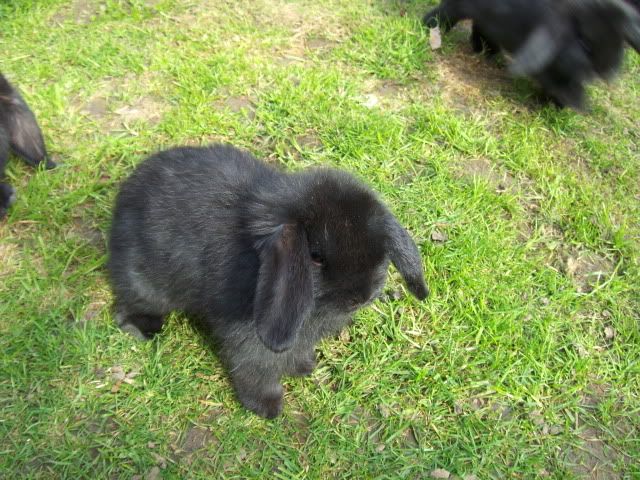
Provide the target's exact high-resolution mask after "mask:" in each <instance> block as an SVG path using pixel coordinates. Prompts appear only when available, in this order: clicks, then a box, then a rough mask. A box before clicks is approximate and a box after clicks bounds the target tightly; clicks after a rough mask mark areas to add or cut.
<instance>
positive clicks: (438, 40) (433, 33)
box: [429, 27, 442, 50]
mask: <svg viewBox="0 0 640 480" xmlns="http://www.w3.org/2000/svg"><path fill="white" fill-rule="evenodd" d="M429 45H430V46H431V50H438V49H439V48H440V47H441V46H442V35H441V34H440V27H434V28H431V29H429Z"/></svg>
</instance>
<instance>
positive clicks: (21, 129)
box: [0, 73, 55, 219]
mask: <svg viewBox="0 0 640 480" xmlns="http://www.w3.org/2000/svg"><path fill="white" fill-rule="evenodd" d="M10 151H13V152H14V153H15V154H16V155H18V156H20V157H22V158H23V159H24V160H25V161H26V162H27V163H29V164H30V165H33V166H36V165H38V164H40V163H41V162H46V166H47V168H53V167H55V163H54V162H52V161H51V160H49V158H48V156H47V151H46V149H45V146H44V140H43V139H42V132H41V131H40V127H39V126H38V122H36V117H35V116H34V115H33V113H32V112H31V110H30V109H29V106H28V105H27V104H26V102H25V101H24V99H23V98H22V97H21V96H20V94H19V93H18V91H17V90H16V89H15V88H13V87H12V86H11V84H10V83H9V81H8V80H7V79H6V78H5V77H4V75H2V73H0V219H1V218H3V217H4V216H5V215H6V213H7V209H8V208H9V206H10V205H11V204H12V203H13V202H14V200H15V190H14V189H13V187H11V185H9V184H8V183H5V182H3V181H2V180H3V179H4V169H5V166H6V164H7V160H8V159H9V152H10Z"/></svg>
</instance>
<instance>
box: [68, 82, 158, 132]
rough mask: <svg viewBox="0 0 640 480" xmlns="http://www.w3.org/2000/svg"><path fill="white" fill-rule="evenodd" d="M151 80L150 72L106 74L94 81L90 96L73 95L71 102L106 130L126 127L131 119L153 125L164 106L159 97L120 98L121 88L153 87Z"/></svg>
mask: <svg viewBox="0 0 640 480" xmlns="http://www.w3.org/2000/svg"><path fill="white" fill-rule="evenodd" d="M153 81H154V76H153V74H151V73H144V74H142V75H134V74H128V75H125V76H124V77H118V78H105V79H103V80H101V81H98V82H97V83H98V87H97V88H96V91H95V93H94V94H93V96H91V98H89V99H88V100H84V99H76V100H75V101H73V102H72V105H73V106H74V107H75V108H76V109H77V110H78V111H79V112H80V113H81V114H82V115H85V116H86V117H88V118H90V119H91V120H93V121H94V122H95V123H96V124H98V125H99V126H101V127H102V129H103V130H104V131H107V132H111V131H118V130H121V129H122V128H123V127H124V128H128V127H129V125H130V124H131V123H134V122H139V121H143V122H146V123H148V124H152V125H153V124H156V123H158V122H159V121H160V120H161V119H162V115H163V114H164V112H165V110H166V108H167V104H166V103H165V102H164V101H163V100H162V99H160V98H158V97H155V96H153V95H140V96H138V97H137V98H134V99H132V100H128V101H125V102H123V101H122V100H120V99H119V96H120V92H122V91H125V90H127V89H129V87H131V89H133V90H136V91H138V90H139V91H150V90H152V87H151V85H152V83H153Z"/></svg>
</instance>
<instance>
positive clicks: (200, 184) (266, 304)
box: [108, 145, 428, 418]
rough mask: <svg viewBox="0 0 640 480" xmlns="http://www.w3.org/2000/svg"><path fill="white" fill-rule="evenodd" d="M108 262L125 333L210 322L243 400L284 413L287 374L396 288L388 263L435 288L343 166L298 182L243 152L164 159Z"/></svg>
mask: <svg viewBox="0 0 640 480" xmlns="http://www.w3.org/2000/svg"><path fill="white" fill-rule="evenodd" d="M109 254H110V258H109V262H108V267H109V271H110V276H111V282H112V286H113V291H114V293H115V309H116V316H117V321H118V324H119V325H120V327H121V328H122V329H123V330H125V331H129V332H130V333H133V334H135V335H137V336H139V337H143V338H145V337H146V338H148V337H151V336H152V335H154V334H155V333H156V332H158V331H160V329H161V328H162V323H163V318H164V316H165V315H166V314H167V313H169V312H170V311H172V310H182V311H185V312H187V313H190V314H194V315H196V316H199V317H201V318H203V319H204V323H205V325H206V328H207V329H209V330H210V332H211V333H212V334H213V337H214V338H216V339H217V341H218V343H219V345H220V349H219V351H220V354H221V357H222V359H223V360H224V361H225V363H226V364H227V366H228V368H229V372H230V375H231V379H232V382H233V384H234V387H235V390H236V393H237V396H238V399H239V400H240V402H241V403H242V404H243V405H244V406H245V407H246V408H248V409H250V410H253V411H254V412H256V413H257V414H259V415H261V416H264V417H268V418H272V417H275V416H277V415H278V414H279V413H280V411H281V409H282V396H283V389H282V386H281V384H280V379H281V377H282V376H283V375H306V374H309V373H311V371H312V370H313V368H314V366H315V353H314V346H315V344H316V343H317V342H318V341H319V340H320V339H321V338H323V337H326V336H328V335H332V334H335V333H337V332H338V331H339V330H340V329H341V328H342V327H343V326H345V324H347V323H348V321H349V319H350V317H351V315H352V314H353V313H354V312H355V311H356V310H357V309H358V308H360V307H362V306H364V305H366V304H368V303H370V302H372V301H373V300H374V299H375V298H376V297H377V296H378V295H379V293H380V291H381V289H382V288H383V285H384V282H385V279H386V275H387V268H388V265H389V261H391V262H392V263H393V264H394V265H395V266H396V268H397V269H398V270H399V272H400V273H401V274H402V276H403V277H404V279H405V280H406V282H407V285H408V288H409V290H410V291H411V293H413V294H414V295H415V296H416V297H418V298H420V299H424V298H426V296H427V293H428V291H427V287H426V285H425V282H424V278H423V272H422V262H421V258H420V254H419V252H418V249H417V247H416V245H415V244H414V242H413V241H412V240H411V238H410V237H409V234H408V233H407V232H406V231H405V229H404V228H403V227H402V226H401V225H400V224H399V223H398V221H397V220H396V219H395V218H394V216H393V215H392V214H391V213H390V212H389V210H388V209H387V208H386V207H385V206H384V205H383V204H382V203H381V202H380V201H379V200H378V198H377V197H376V196H375V194H374V193H373V192H372V191H371V190H370V189H368V188H367V187H366V186H364V185H363V184H362V183H360V182H358V181H357V180H356V179H355V178H354V177H352V176H351V175H349V174H347V173H344V172H341V171H337V170H331V169H319V170H309V171H305V172H301V173H295V174H286V173H281V172H279V171H276V170H274V169H272V168H270V167H269V166H267V165H266V164H265V163H263V162H260V161H258V160H257V159H255V158H254V157H253V156H251V155H250V154H249V153H246V152H243V151H241V150H238V149H236V148H234V147H231V146H225V145H212V146H210V147H203V148H194V147H181V148H174V149H172V150H168V151H164V152H160V153H157V154H155V155H153V156H151V157H150V158H149V159H148V160H146V161H144V162H143V163H142V164H141V165H140V166H139V167H138V168H137V169H136V171H135V172H134V173H133V174H132V175H131V177H130V178H129V179H128V180H126V181H125V182H124V184H123V185H122V188H121V190H120V193H119V194H118V197H117V200H116V206H115V212H114V217H113V225H112V229H111V238H110V242H109Z"/></svg>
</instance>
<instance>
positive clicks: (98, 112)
mask: <svg viewBox="0 0 640 480" xmlns="http://www.w3.org/2000/svg"><path fill="white" fill-rule="evenodd" d="M81 111H82V113H84V114H85V115H88V116H89V117H91V118H94V119H101V118H104V117H105V116H107V114H108V113H109V105H108V104H107V100H106V99H105V98H102V97H94V98H92V99H91V100H89V101H88V102H87V103H86V104H85V105H84V106H83V107H82V110H81Z"/></svg>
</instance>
